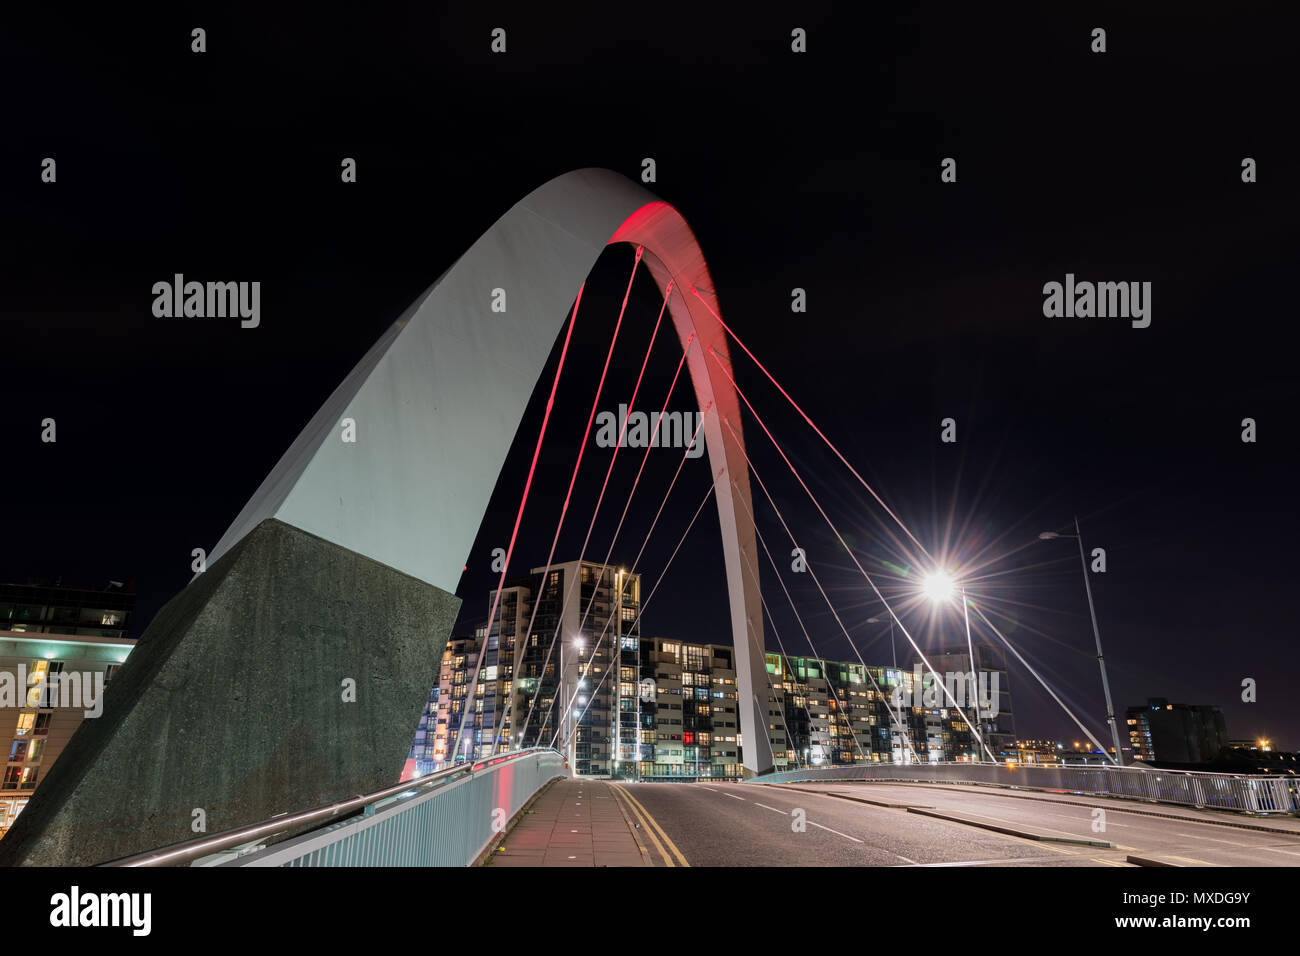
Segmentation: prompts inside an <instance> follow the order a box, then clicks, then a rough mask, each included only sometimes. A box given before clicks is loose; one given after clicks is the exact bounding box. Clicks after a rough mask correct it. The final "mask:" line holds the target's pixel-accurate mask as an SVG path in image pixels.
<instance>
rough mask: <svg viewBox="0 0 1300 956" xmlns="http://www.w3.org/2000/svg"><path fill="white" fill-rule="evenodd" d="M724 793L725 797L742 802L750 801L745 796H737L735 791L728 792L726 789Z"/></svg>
mask: <svg viewBox="0 0 1300 956" xmlns="http://www.w3.org/2000/svg"><path fill="white" fill-rule="evenodd" d="M722 795H723V796H724V797H731V799H732V800H739V801H740V802H741V803H748V802H749V801H747V800H746V799H745V798H744V797H738V796H736V795H735V794H734V793H727V792H726V791H725V790H724V791H723V793H722Z"/></svg>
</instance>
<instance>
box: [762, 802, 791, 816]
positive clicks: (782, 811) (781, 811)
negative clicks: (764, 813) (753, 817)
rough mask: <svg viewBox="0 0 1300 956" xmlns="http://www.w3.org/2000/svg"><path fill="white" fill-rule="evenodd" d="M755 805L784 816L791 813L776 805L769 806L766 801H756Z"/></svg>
mask: <svg viewBox="0 0 1300 956" xmlns="http://www.w3.org/2000/svg"><path fill="white" fill-rule="evenodd" d="M754 806H756V807H762V808H763V809H764V810H772V811H773V812H775V813H779V814H781V816H783V817H785V816H789V814H788V813H786V812H785V811H784V810H777V809H776V807H769V806H768V805H767V804H766V803H759V802H758V801H754Z"/></svg>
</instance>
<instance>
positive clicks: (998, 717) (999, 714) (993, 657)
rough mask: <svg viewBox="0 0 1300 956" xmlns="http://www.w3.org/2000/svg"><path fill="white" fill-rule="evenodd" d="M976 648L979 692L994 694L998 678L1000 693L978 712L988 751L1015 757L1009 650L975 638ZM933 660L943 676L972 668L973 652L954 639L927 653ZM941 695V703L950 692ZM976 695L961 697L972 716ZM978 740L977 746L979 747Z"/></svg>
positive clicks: (1000, 756) (998, 757)
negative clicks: (971, 654)
mask: <svg viewBox="0 0 1300 956" xmlns="http://www.w3.org/2000/svg"><path fill="white" fill-rule="evenodd" d="M973 647H974V651H975V673H976V674H977V675H978V676H977V687H979V688H980V692H981V693H983V692H985V689H987V693H988V694H989V695H990V696H993V688H994V684H995V682H996V686H997V693H996V699H995V700H991V701H988V703H990V704H992V707H991V708H989V710H988V711H985V710H983V709H981V711H980V714H979V718H978V719H979V728H980V735H981V736H982V737H983V738H984V742H985V743H986V744H987V745H988V748H989V751H990V752H991V753H992V755H993V759H994V760H1007V759H1015V758H1016V755H1017V747H1016V721H1015V716H1014V714H1013V713H1012V710H1011V681H1010V679H1009V677H1008V674H1007V657H1006V652H1005V651H1003V650H1002V649H1001V648H999V647H996V646H994V645H993V644H989V643H987V642H981V641H974V642H973ZM927 656H928V657H929V660H930V666H931V667H933V668H934V670H935V672H936V673H937V674H939V675H940V676H941V677H945V676H946V675H948V674H954V675H956V674H968V673H970V670H971V665H970V652H969V651H968V650H967V648H966V645H965V642H964V641H958V642H951V643H949V644H948V645H947V647H946V648H945V649H943V650H940V651H938V652H935V653H932V654H929V655H927ZM915 666H921V662H920V660H917V661H916V664H915ZM940 694H941V696H942V698H943V699H942V700H941V703H945V704H946V703H949V701H948V699H947V696H946V695H943V693H942V691H941V692H940ZM974 697H975V694H974V693H968V695H967V699H966V700H961V701H960V703H961V707H962V710H964V711H966V713H967V714H969V715H970V716H971V717H975V716H976V715H975V703H976V702H975V700H974V699H973V698H974ZM978 746H979V744H978V742H977V743H976V747H978ZM980 759H981V760H987V759H988V755H986V754H984V753H981V754H980Z"/></svg>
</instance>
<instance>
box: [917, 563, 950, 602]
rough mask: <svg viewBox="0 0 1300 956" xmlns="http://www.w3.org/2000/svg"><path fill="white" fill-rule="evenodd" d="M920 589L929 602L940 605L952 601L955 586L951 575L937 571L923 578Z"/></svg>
mask: <svg viewBox="0 0 1300 956" xmlns="http://www.w3.org/2000/svg"><path fill="white" fill-rule="evenodd" d="M921 589H922V590H923V591H924V592H925V596H926V597H928V598H929V599H930V600H931V601H934V602H935V603H936V604H940V603H942V602H944V601H951V600H952V596H953V594H954V592H955V591H956V590H957V585H956V584H954V583H953V580H952V575H950V574H949V573H948V572H947V571H943V570H937V571H931V572H930V573H929V574H927V575H926V576H925V580H924V581H923V582H922V583H921Z"/></svg>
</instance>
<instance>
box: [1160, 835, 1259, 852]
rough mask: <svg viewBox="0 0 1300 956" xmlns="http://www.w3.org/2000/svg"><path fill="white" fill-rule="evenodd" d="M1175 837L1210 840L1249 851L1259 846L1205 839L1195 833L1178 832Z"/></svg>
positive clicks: (1211, 838) (1210, 839)
mask: <svg viewBox="0 0 1300 956" xmlns="http://www.w3.org/2000/svg"><path fill="white" fill-rule="evenodd" d="M1174 836H1180V837H1187V839H1189V840H1209V841H1210V842H1211V843H1226V844H1228V846H1239V847H1243V848H1245V849H1247V850H1253V849H1255V848H1256V847H1257V846H1258V845H1259V844H1257V843H1237V842H1235V841H1233V840H1216V839H1215V838H1214V837H1203V836H1197V835H1196V834H1194V833H1177V832H1175V833H1174Z"/></svg>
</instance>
